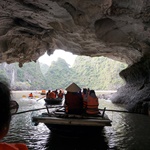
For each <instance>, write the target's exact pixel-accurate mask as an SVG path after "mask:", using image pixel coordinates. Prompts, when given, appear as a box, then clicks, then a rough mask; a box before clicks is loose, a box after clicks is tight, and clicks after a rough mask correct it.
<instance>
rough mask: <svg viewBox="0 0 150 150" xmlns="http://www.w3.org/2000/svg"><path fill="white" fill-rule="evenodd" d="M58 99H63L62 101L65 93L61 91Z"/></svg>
mask: <svg viewBox="0 0 150 150" xmlns="http://www.w3.org/2000/svg"><path fill="white" fill-rule="evenodd" d="M58 98H61V99H62V98H63V92H62V91H61V90H60V91H59V93H58Z"/></svg>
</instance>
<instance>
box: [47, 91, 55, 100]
mask: <svg viewBox="0 0 150 150" xmlns="http://www.w3.org/2000/svg"><path fill="white" fill-rule="evenodd" d="M48 98H54V99H55V98H56V94H55V93H54V92H50V93H48Z"/></svg>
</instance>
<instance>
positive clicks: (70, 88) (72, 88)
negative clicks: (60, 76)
mask: <svg viewBox="0 0 150 150" xmlns="http://www.w3.org/2000/svg"><path fill="white" fill-rule="evenodd" d="M80 90H81V88H80V87H79V86H78V85H76V84H75V83H72V84H70V85H69V86H68V87H67V88H66V91H68V92H78V91H80Z"/></svg>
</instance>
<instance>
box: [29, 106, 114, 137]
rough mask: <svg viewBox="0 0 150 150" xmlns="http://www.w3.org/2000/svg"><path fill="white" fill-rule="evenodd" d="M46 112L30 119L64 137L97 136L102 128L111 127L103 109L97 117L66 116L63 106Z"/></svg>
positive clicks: (82, 115) (83, 115) (84, 115)
mask: <svg viewBox="0 0 150 150" xmlns="http://www.w3.org/2000/svg"><path fill="white" fill-rule="evenodd" d="M46 108H47V112H46V113H42V114H41V115H39V116H34V117H32V121H33V122H34V123H35V124H36V125H38V123H44V124H45V125H46V126H47V127H48V128H49V129H50V130H51V131H52V132H55V133H59V134H64V135H74V136H75V135H86V134H99V133H100V132H101V131H102V129H103V127H104V126H111V122H112V121H111V120H110V119H109V118H108V116H107V115H106V114H105V108H104V110H103V111H102V112H99V114H97V115H88V114H81V115H76V114H67V113H65V111H64V107H63V106H58V107H55V108H52V107H51V108H49V106H48V105H46Z"/></svg>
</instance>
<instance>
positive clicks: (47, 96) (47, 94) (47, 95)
mask: <svg viewBox="0 0 150 150" xmlns="http://www.w3.org/2000/svg"><path fill="white" fill-rule="evenodd" d="M50 92H51V90H48V92H47V93H46V99H47V98H49V94H50Z"/></svg>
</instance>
